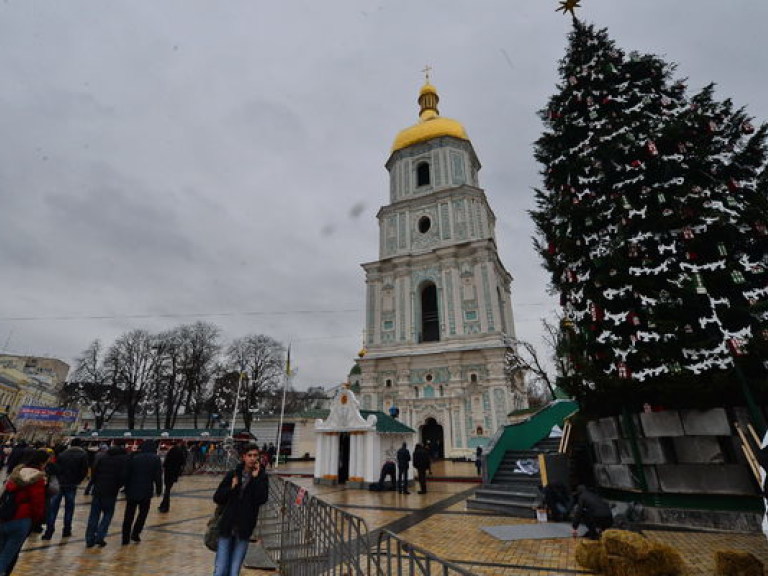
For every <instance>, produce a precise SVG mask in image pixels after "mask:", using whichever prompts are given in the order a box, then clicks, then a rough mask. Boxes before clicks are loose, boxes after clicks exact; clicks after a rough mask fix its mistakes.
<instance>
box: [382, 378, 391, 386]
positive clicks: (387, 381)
mask: <svg viewBox="0 0 768 576" xmlns="http://www.w3.org/2000/svg"><path fill="white" fill-rule="evenodd" d="M384 386H386V387H387V388H392V380H390V379H389V378H387V380H386V382H384Z"/></svg>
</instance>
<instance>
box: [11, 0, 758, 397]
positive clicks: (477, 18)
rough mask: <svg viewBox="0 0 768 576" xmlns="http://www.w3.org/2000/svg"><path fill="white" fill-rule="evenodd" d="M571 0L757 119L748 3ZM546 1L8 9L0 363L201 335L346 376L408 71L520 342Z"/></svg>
mask: <svg viewBox="0 0 768 576" xmlns="http://www.w3.org/2000/svg"><path fill="white" fill-rule="evenodd" d="M582 4H583V7H582V8H581V10H580V11H579V15H580V16H581V17H582V18H583V19H585V20H587V21H589V22H593V23H595V24H597V25H598V26H600V27H603V26H606V27H608V29H609V33H610V35H611V37H612V38H613V39H614V40H616V42H617V43H618V45H619V46H620V47H621V48H623V49H625V50H632V49H635V50H638V51H641V52H652V53H655V54H659V55H662V56H664V57H665V58H666V59H668V60H670V61H675V62H678V63H679V68H678V72H679V75H680V76H686V77H688V78H689V87H690V88H691V89H694V90H695V89H698V88H700V87H702V86H703V85H704V84H706V83H708V82H710V81H714V82H717V83H718V85H719V90H718V94H719V95H720V96H723V97H731V98H732V99H733V100H734V102H735V103H736V104H737V105H739V106H741V105H746V106H747V109H748V111H749V112H750V113H751V114H752V115H753V116H755V117H756V119H757V121H758V122H762V121H764V120H766V119H768V97H767V95H766V85H767V84H768V80H766V72H767V70H766V65H765V62H766V60H765V54H766V53H768V37H767V36H766V33H765V25H766V22H768V3H766V2H765V1H764V0H752V1H749V0H731V1H729V2H723V1H719V2H715V1H713V0H697V1H693V0H684V1H683V0H679V1H675V2H669V1H668V0H665V1H662V0H645V1H643V2H638V1H636V0H635V1H633V2H630V1H628V0H582ZM556 7H557V1H556V0H552V1H550V0H487V1H484V0H472V1H470V0H464V1H456V0H440V1H438V0H419V1H414V0H393V1H373V0H324V1H318V0H306V1H295V2H294V1H287V0H286V1H275V2H264V1H260V0H247V1H246V0H227V1H221V2H212V1H205V2H204V1H196V0H176V1H170V0H143V1H140V0H131V1H128V0H122V1H117V0H115V1H112V2H104V1H103V0H82V1H79V0H67V1H60V2H51V1H37V0H4V1H3V2H2V3H0V78H2V80H0V274H1V276H0V349H2V350H4V351H8V352H13V353H21V354H35V355H50V356H55V357H59V358H61V359H63V360H65V361H72V360H73V359H74V358H75V357H76V356H77V355H78V353H79V352H80V351H82V350H83V349H84V348H85V347H86V346H87V345H88V343H89V342H91V341H92V340H93V339H95V338H100V339H101V340H102V341H103V342H104V343H106V344H109V343H111V342H112V341H113V339H114V338H115V337H116V336H117V335H119V334H121V333H123V332H125V331H127V330H130V329H133V328H146V329H149V330H153V331H157V330H161V329H164V328H167V327H170V326H174V325H178V324H180V323H182V322H193V321H195V320H197V319H204V320H207V321H210V322H213V323H215V324H217V325H218V326H219V327H221V329H222V332H223V336H224V338H225V339H231V338H233V337H236V336H242V335H245V334H248V333H263V334H268V335H270V336H272V337H274V338H276V339H278V340H280V341H282V342H284V343H286V344H287V343H288V342H289V341H292V342H293V360H294V363H295V365H296V366H297V367H298V369H299V373H298V375H297V377H296V381H295V384H296V385H297V387H299V388H305V387H307V386H309V385H326V386H327V385H333V384H337V383H339V382H341V381H343V379H344V378H345V375H346V374H347V372H348V371H349V369H350V367H351V366H352V363H353V359H354V357H355V354H356V352H357V351H358V350H359V348H360V346H361V338H362V330H363V327H364V321H363V319H364V314H363V307H364V274H363V271H362V269H361V268H360V266H359V265H360V264H361V263H363V262H367V261H371V260H375V259H376V258H377V257H378V252H377V251H378V224H377V221H376V217H375V215H376V212H377V211H378V209H379V207H380V206H381V205H383V204H385V203H386V202H387V201H388V189H389V188H388V174H387V172H386V169H385V168H384V163H385V162H386V160H387V157H388V155H389V150H390V146H391V144H392V141H393V139H394V137H395V135H396V133H397V132H398V131H399V130H400V129H402V128H405V127H406V126H409V125H411V124H413V123H414V122H415V121H416V120H417V104H416V97H417V94H418V90H419V88H420V86H421V84H422V83H423V74H422V72H421V70H422V68H424V66H425V65H426V64H429V65H430V66H432V68H433V74H432V80H433V83H434V84H435V86H436V87H437V88H438V91H439V94H440V97H441V103H440V110H441V113H442V115H443V116H448V117H451V118H455V119H457V120H459V121H461V122H462V123H463V124H464V125H465V127H466V129H467V132H468V134H469V136H470V138H471V140H472V142H473V144H474V147H475V150H476V151H477V153H478V156H479V158H480V161H481V163H482V164H483V169H482V170H481V172H480V178H481V185H482V186H483V188H484V189H485V191H486V193H487V194H488V198H489V200H490V203H491V206H492V208H493V210H494V211H495V213H496V216H497V218H498V223H497V235H498V241H499V251H500V254H501V258H502V260H503V261H504V263H505V265H506V266H507V268H508V270H509V271H510V272H511V274H512V275H513V277H514V278H515V281H514V283H513V293H512V296H513V309H514V312H515V316H516V325H517V333H518V336H519V337H521V338H524V339H527V340H531V341H534V342H536V343H537V344H538V340H539V337H540V332H541V330H540V318H541V317H544V316H547V315H549V314H551V312H552V310H554V307H555V303H554V300H553V299H552V298H551V297H549V296H548V295H547V292H546V277H545V275H544V273H543V271H542V269H541V266H540V263H539V260H538V257H537V256H536V254H534V251H533V248H532V245H531V241H530V237H531V235H532V233H533V228H532V225H531V222H530V220H529V218H528V216H527V213H526V210H528V209H529V208H531V207H532V205H533V204H532V188H533V187H535V186H538V185H539V176H538V166H537V165H536V163H535V161H534V160H533V158H532V153H531V152H532V143H533V141H534V140H536V138H537V137H538V135H539V134H540V132H541V130H542V125H541V123H540V121H539V119H538V117H537V116H536V111H537V110H539V109H540V108H542V107H543V106H544V104H545V103H546V101H547V98H548V97H549V96H550V95H551V94H552V93H553V91H554V89H555V88H554V85H555V82H556V79H557V76H556V69H557V62H558V60H559V59H560V58H562V56H563V55H564V49H565V44H566V35H567V33H568V31H569V30H570V28H571V23H570V17H564V16H562V15H561V14H560V13H556V12H555V8H556ZM219 314H221V315H219ZM198 315H210V316H198ZM95 317H102V318H95Z"/></svg>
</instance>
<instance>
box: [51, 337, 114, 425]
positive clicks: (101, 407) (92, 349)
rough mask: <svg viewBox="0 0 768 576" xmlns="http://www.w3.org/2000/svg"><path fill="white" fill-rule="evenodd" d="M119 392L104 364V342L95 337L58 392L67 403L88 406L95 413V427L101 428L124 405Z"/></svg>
mask: <svg viewBox="0 0 768 576" xmlns="http://www.w3.org/2000/svg"><path fill="white" fill-rule="evenodd" d="M118 392H119V391H118V390H117V387H116V385H115V381H114V379H113V378H112V377H111V373H110V372H109V371H108V370H107V368H106V367H105V365H104V358H103V357H102V346H101V342H99V340H94V341H93V342H91V344H90V345H89V346H88V348H86V349H85V350H84V351H83V353H82V355H81V356H80V357H79V358H78V359H77V363H76V365H75V369H74V371H73V372H72V376H71V377H70V379H69V380H68V381H67V382H66V383H65V384H64V386H63V388H62V389H61V392H60V393H59V395H60V399H61V401H62V403H63V404H64V405H65V406H69V405H73V404H74V405H76V406H81V407H87V408H88V409H89V410H90V411H91V413H92V414H93V418H94V427H95V428H96V429H97V430H100V429H101V428H102V427H103V426H104V424H106V423H107V422H109V420H110V419H111V418H112V416H113V415H114V414H115V412H116V411H117V410H119V409H120V407H121V395H120V394H119V393H118Z"/></svg>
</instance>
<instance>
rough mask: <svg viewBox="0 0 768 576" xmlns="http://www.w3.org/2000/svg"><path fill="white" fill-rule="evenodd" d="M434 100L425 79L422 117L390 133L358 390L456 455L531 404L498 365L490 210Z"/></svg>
mask: <svg viewBox="0 0 768 576" xmlns="http://www.w3.org/2000/svg"><path fill="white" fill-rule="evenodd" d="M439 101H440V99H439V97H438V93H437V89H436V88H435V87H434V86H433V85H432V84H431V83H430V82H429V76H427V81H426V83H425V84H424V86H422V88H421V90H420V92H419V97H418V103H419V121H418V122H417V123H416V124H414V125H413V126H410V127H408V128H406V129H404V130H402V131H400V132H399V133H398V134H397V136H396V138H395V141H394V144H393V146H392V150H391V154H390V157H389V160H388V161H387V163H386V168H387V171H388V172H389V203H388V204H387V205H385V206H382V207H381V209H380V210H379V212H378V215H377V218H378V224H379V257H378V260H376V261H373V262H369V263H366V264H363V269H364V270H365V274H366V288H367V292H366V304H365V307H366V331H365V335H366V336H365V348H364V351H363V353H362V356H361V359H360V368H361V381H360V385H361V388H360V396H361V402H362V407H363V408H364V409H366V410H383V411H387V412H389V411H391V410H392V409H397V411H398V412H399V418H400V419H401V421H402V422H403V423H405V424H406V425H408V426H411V427H412V428H414V429H415V430H417V431H419V441H421V442H422V443H425V444H427V443H429V445H430V448H431V449H432V451H433V452H434V453H438V454H439V455H440V456H446V457H456V456H465V455H469V454H471V453H474V450H475V448H476V447H477V446H484V445H485V444H486V443H487V442H488V440H489V439H490V437H491V436H492V435H493V434H494V432H495V431H496V429H497V428H498V427H499V426H501V425H503V424H505V423H506V422H507V414H508V413H509V412H511V411H512V410H515V409H518V408H523V407H525V406H526V405H527V404H526V396H525V392H524V390H523V389H522V383H521V381H520V379H519V378H517V377H510V376H509V375H508V374H506V373H505V370H504V364H505V362H504V360H505V355H506V353H507V351H508V350H509V341H510V338H511V337H514V335H515V330H514V318H513V315H512V305H511V295H510V291H511V284H512V277H511V275H510V274H509V273H508V272H507V270H506V269H505V268H504V265H503V264H502V262H501V260H500V259H499V255H498V252H497V248H496V232H495V227H496V217H495V215H494V213H493V211H492V210H491V207H490V205H489V204H488V200H487V198H486V195H485V192H484V191H483V190H482V188H480V184H479V181H478V172H479V170H480V162H479V160H478V158H477V155H476V154H475V150H474V148H473V147H472V143H471V142H470V140H469V137H468V136H467V133H466V131H465V129H464V126H463V125H462V124H461V123H460V122H457V121H456V120H452V119H450V118H445V117H442V116H440V113H439V111H438V103H439Z"/></svg>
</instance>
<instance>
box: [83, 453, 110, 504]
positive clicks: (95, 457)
mask: <svg viewBox="0 0 768 576" xmlns="http://www.w3.org/2000/svg"><path fill="white" fill-rule="evenodd" d="M108 449H109V446H107V445H106V444H103V443H102V444H99V448H98V450H96V451H95V452H93V453H92V452H91V451H90V450H89V451H88V460H89V461H88V470H89V472H88V484H86V485H85V491H84V492H83V494H85V495H86V496H90V495H91V492H92V491H93V471H94V470H95V469H96V462H98V461H99V460H100V459H101V458H103V457H104V455H105V454H106V453H107V450H108Z"/></svg>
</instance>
